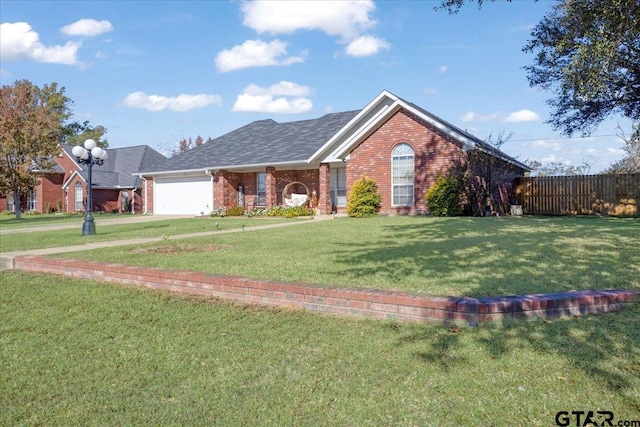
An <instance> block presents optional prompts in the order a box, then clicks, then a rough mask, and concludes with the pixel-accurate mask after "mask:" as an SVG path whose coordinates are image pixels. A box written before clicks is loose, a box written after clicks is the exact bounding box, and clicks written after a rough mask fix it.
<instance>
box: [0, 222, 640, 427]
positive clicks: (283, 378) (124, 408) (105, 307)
mask: <svg viewBox="0 0 640 427" xmlns="http://www.w3.org/2000/svg"><path fill="white" fill-rule="evenodd" d="M345 223H347V222H345ZM394 223H395V221H394ZM436 223H438V222H436ZM370 224H374V223H370ZM379 224H380V223H378V225H379ZM416 224H417V228H418V230H421V231H422V232H425V230H424V229H423V227H424V225H423V224H422V223H421V222H416ZM486 224H487V225H488V224H490V222H486ZM405 225H406V224H405ZM334 227H343V225H342V222H338V221H336V222H335V224H334ZM450 227H451V226H449V227H448V228H447V229H448V230H451V228H450ZM574 227H575V226H574ZM463 228H466V227H463ZM297 229H298V231H299V232H300V233H304V234H306V233H308V232H309V228H308V225H307V226H302V227H299V228H297ZM460 233H462V231H458V235H459V234H460ZM465 233H470V231H466V232H465ZM479 233H480V232H479ZM248 234H249V233H245V234H240V235H239V236H246V235H248ZM397 234H398V230H396V231H395V235H397ZM400 234H401V233H400ZM437 234H438V233H436V232H435V231H434V232H433V233H432V234H431V235H430V238H434V239H437ZM458 238H460V239H464V238H469V239H471V236H468V237H462V236H459V237H458ZM563 238H568V237H567V236H565V237H563ZM280 239H281V238H278V239H277V241H278V242H281V240H280ZM403 239H405V240H406V239H407V238H406V237H404V238H403ZM387 242H388V243H389V248H391V249H392V250H393V247H394V245H395V243H394V242H393V239H390V240H389V241H387ZM243 244H246V243H243ZM0 283H1V286H0V366H2V369H0V407H1V408H2V410H1V411H0V425H6V426H10V425H11V426H13V425H158V426H159V425H181V426H187V425H188V426H205V425H206V426H213V425H219V426H270V425H271V426H283V425H300V426H381V425H403V426H404V425H406V426H413V425H415V426H418V425H421V426H422V425H424V426H426V425H429V426H467V425H486V426H516V425H518V426H524V425H526V426H550V425H555V421H554V420H555V414H556V413H557V412H558V411H568V412H571V411H590V410H592V411H598V410H601V411H612V412H613V413H614V414H615V420H614V421H618V420H625V419H626V420H636V419H638V414H640V370H639V367H640V352H639V351H638V349H639V348H640V305H637V304H636V305H635V306H634V307H633V308H630V309H627V310H623V311H621V312H618V313H615V314H608V315H604V316H589V317H584V318H571V319H566V320H559V321H554V322H550V323H548V322H535V323H523V324H517V325H513V326H510V327H505V328H503V329H492V328H462V329H457V328H444V327H442V326H435V325H416V324H400V323H395V322H380V321H372V320H357V319H344V318H337V317H329V316H321V315H313V314H306V313H304V312H302V311H293V310H282V309H267V308H259V307H252V306H244V305H237V304H230V303H225V302H221V301H219V300H215V299H205V298H193V297H187V296H181V295H175V294H168V293H164V292H158V291H151V290H147V289H139V288H134V287H128V286H120V285H113V284H105V283H100V282H90V281H84V280H77V279H68V278H64V277H57V276H47V275H40V274H33V273H24V272H13V271H5V272H0ZM599 420H600V419H597V421H599ZM574 422H575V421H574ZM614 425H616V424H614Z"/></svg>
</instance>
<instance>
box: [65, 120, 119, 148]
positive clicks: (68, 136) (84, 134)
mask: <svg viewBox="0 0 640 427" xmlns="http://www.w3.org/2000/svg"><path fill="white" fill-rule="evenodd" d="M106 133H107V129H106V128H105V127H104V126H99V125H98V126H95V127H93V126H91V124H90V123H89V121H87V120H85V121H84V122H82V123H80V122H71V123H68V124H66V125H65V127H64V135H63V141H62V142H63V143H65V144H68V145H82V144H83V143H84V142H85V141H86V140H87V139H93V140H94V141H95V142H96V143H97V144H98V147H102V148H108V147H109V142H108V141H107V139H106V138H104V135H105V134H106Z"/></svg>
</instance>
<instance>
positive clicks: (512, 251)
mask: <svg viewBox="0 0 640 427" xmlns="http://www.w3.org/2000/svg"><path fill="white" fill-rule="evenodd" d="M150 227H153V225H150ZM639 241H640V220H638V219H633V218H627V219H616V218H535V217H533V218H532V217H515V218H514V217H511V218H424V217H377V218H372V219H367V220H357V219H351V218H341V219H336V220H329V221H318V222H314V223H309V224H305V225H303V226H296V227H286V228H279V229H272V230H262V231H253V232H251V233H233V234H226V235H213V236H208V237H203V238H193V239H189V241H188V242H185V244H179V243H177V242H178V241H176V242H173V243H166V242H160V243H154V244H149V245H143V246H141V247H135V248H133V247H131V248H113V249H100V250H98V251H90V252H83V253H75V254H66V255H64V256H66V257H75V258H85V259H92V260H100V261H107V262H115V263H126V264H134V265H148V266H154V267H162V268H177V269H186V270H197V271H205V272H211V273H216V274H232V275H242V276H250V277H257V278H263V279H271V280H288V281H300V282H306V283H319V284H323V285H329V286H338V287H369V288H380V289H398V290H407V291H413V292H424V293H427V294H433V295H467V296H475V297H481V296H495V295H513V294H529V293H541V292H557V291H568V290H586V289H605V288H624V289H631V290H640V245H638V242H639ZM186 243H188V244H186ZM167 245H171V246H167ZM212 246H215V247H216V248H218V249H220V250H215V251H211V250H209V249H208V248H210V247H212Z"/></svg>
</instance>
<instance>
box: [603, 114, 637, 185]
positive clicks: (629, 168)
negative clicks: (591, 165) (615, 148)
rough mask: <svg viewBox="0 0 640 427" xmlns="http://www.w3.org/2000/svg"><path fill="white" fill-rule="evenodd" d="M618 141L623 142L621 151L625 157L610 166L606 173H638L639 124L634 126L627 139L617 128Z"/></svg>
mask: <svg viewBox="0 0 640 427" xmlns="http://www.w3.org/2000/svg"><path fill="white" fill-rule="evenodd" d="M618 131H619V134H618V136H619V137H620V139H622V140H623V141H624V146H623V147H622V150H623V151H624V152H625V156H624V157H623V158H622V159H620V160H618V161H617V162H615V163H614V164H612V165H611V166H610V167H609V168H608V169H607V171H606V172H607V173H640V123H639V124H636V125H635V128H634V130H633V133H632V134H631V136H630V137H627V136H626V135H625V133H624V131H623V130H622V129H621V128H620V127H618Z"/></svg>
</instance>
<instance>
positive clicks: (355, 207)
mask: <svg viewBox="0 0 640 427" xmlns="http://www.w3.org/2000/svg"><path fill="white" fill-rule="evenodd" d="M381 201H382V198H381V197H380V194H378V184H376V182H375V181H374V180H373V179H371V178H369V177H366V176H362V177H361V178H360V179H359V180H357V181H356V182H354V183H353V186H351V191H350V192H349V200H347V214H348V215H349V216H351V217H355V218H366V217H371V216H375V215H376V214H377V213H378V210H379V209H380V204H381Z"/></svg>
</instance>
